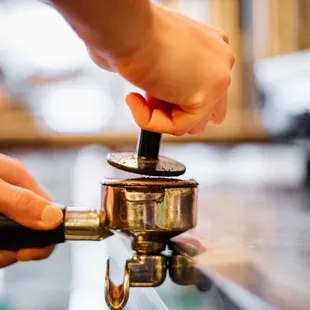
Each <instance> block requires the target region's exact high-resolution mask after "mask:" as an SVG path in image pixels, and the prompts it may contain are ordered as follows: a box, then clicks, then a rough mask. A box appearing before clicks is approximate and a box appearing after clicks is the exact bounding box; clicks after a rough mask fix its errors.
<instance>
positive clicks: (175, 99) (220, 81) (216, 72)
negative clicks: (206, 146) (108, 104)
mask: <svg viewBox="0 0 310 310" xmlns="http://www.w3.org/2000/svg"><path fill="white" fill-rule="evenodd" d="M151 8H152V12H153V14H152V15H153V18H152V24H151V27H150V28H149V29H148V30H147V31H145V32H144V33H143V35H141V37H139V36H138V37H137V36H136V37H131V36H130V31H128V33H127V34H128V40H127V41H126V42H127V43H128V42H129V41H133V45H135V46H139V48H138V49H137V50H135V52H132V53H131V54H128V55H126V56H124V55H122V56H121V57H118V58H115V59H112V60H111V55H108V54H105V51H104V50H102V51H100V48H98V46H99V45H100V44H99V43H98V44H96V42H95V44H94V42H92V44H90V45H88V48H89V53H90V55H91V57H92V59H93V60H94V62H95V63H96V64H98V65H99V66H101V67H102V68H104V69H108V70H112V71H118V72H119V73H120V74H121V75H122V76H123V77H124V78H126V79H127V80H128V81H129V82H131V83H132V84H134V85H136V86H137V87H139V88H141V89H143V90H144V91H145V92H146V94H147V96H150V97H153V99H152V100H151V101H152V102H151V103H150V102H147V100H145V99H144V98H143V97H142V96H141V95H139V94H134V93H131V94H129V95H128V96H127V98H126V102H127V104H128V105H129V108H130V109H131V112H132V114H133V117H134V119H135V121H136V123H137V124H138V125H139V127H141V128H142V129H146V130H150V131H155V132H161V133H168V134H173V135H184V134H186V133H189V134H194V135H197V134H201V133H202V132H204V130H205V128H206V126H207V125H208V124H211V123H212V124H220V123H221V122H223V120H224V119H225V117H226V110H227V90H228V88H229V86H230V83H231V69H232V68H233V65H234V62H235V58H234V54H233V52H232V49H231V47H230V46H229V44H228V37H227V35H226V34H225V33H224V32H223V31H221V30H219V29H216V28H214V27H212V26H208V25H203V24H200V23H198V22H196V21H194V20H192V19H190V18H188V17H186V16H183V15H181V14H179V13H177V12H174V11H171V10H169V9H166V8H164V7H162V6H159V5H156V4H152V5H151ZM137 27H139V25H137ZM140 28H142V26H141V27H140ZM133 33H134V34H135V35H136V31H133ZM82 38H83V36H82ZM85 38H86V40H85V41H86V42H87V37H84V39H85ZM137 40H138V41H139V40H140V41H141V42H137ZM94 46H95V47H96V48H94ZM154 98H157V99H159V100H156V99H154ZM148 101H150V100H148ZM167 103H169V104H167Z"/></svg>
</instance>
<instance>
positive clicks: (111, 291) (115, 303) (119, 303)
mask: <svg viewBox="0 0 310 310" xmlns="http://www.w3.org/2000/svg"><path fill="white" fill-rule="evenodd" d="M129 286H130V270H129V268H128V265H127V264H126V267H125V272H124V280H123V283H122V284H120V285H118V286H116V285H114V284H113V282H112V281H111V278H110V259H108V260H107V266H106V275H105V288H104V289H105V292H104V296H105V301H106V303H107V305H108V307H109V308H110V309H111V310H121V309H124V307H125V306H126V304H127V302H128V299H129Z"/></svg>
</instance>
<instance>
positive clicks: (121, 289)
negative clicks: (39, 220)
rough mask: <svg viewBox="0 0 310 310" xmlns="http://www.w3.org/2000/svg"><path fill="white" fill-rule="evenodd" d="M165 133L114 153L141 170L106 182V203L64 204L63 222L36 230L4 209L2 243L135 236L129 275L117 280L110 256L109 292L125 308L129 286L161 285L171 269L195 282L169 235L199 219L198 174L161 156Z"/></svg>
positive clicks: (117, 163)
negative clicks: (91, 205) (133, 150)
mask: <svg viewBox="0 0 310 310" xmlns="http://www.w3.org/2000/svg"><path fill="white" fill-rule="evenodd" d="M160 143H161V134H159V133H154V132H149V131H145V130H141V132H140V136H139V139H138V143H137V151H136V153H115V154H109V155H108V157H107V160H108V162H109V164H110V165H112V166H114V167H115V168H118V169H122V170H125V171H129V172H133V173H135V174H140V175H142V176H141V178H133V179H106V180H104V181H103V182H102V200H101V207H100V208H99V209H98V210H97V209H81V208H76V207H64V208H63V222H62V224H61V225H60V226H59V227H58V228H56V229H55V230H52V231H36V230H31V229H28V228H26V227H23V226H21V225H19V224H18V223H16V222H14V221H13V220H11V219H9V218H7V217H5V216H3V215H1V216H0V230H2V232H3V233H2V234H0V235H1V236H5V237H4V238H3V237H2V239H1V240H0V249H6V250H17V249H20V248H32V247H43V246H47V245H52V244H57V243H62V242H65V241H66V240H90V241H94V240H103V239H105V238H108V237H109V236H111V235H113V234H115V233H117V234H122V235H124V236H126V237H128V238H130V239H131V240H132V250H133V253H134V254H133V255H132V257H131V258H130V259H128V260H127V261H126V266H125V272H124V280H123V283H122V284H121V285H120V286H115V285H114V284H113V283H112V282H111V281H110V277H109V260H108V261H107V269H106V280H105V298H106V302H107V304H108V306H109V307H110V309H123V308H124V307H125V305H126V303H127V301H128V298H129V288H130V287H156V286H159V285H161V284H162V283H163V282H164V280H165V278H166V273H167V272H168V273H169V275H170V278H171V279H172V280H173V281H174V282H175V283H177V284H179V285H187V284H194V283H196V282H197V277H199V276H200V275H199V273H198V272H195V270H196V269H195V267H194V264H193V263H192V261H191V260H190V259H188V258H186V256H184V255H181V253H180V252H179V251H178V250H177V246H175V245H176V244H175V243H173V242H170V239H171V238H173V237H175V236H177V235H180V234H182V233H183V232H185V231H187V230H189V229H192V228H193V227H195V225H196V215H197V191H198V184H197V182H196V181H195V180H182V179H179V178H177V177H178V176H180V175H182V174H184V173H185V170H186V168H185V166H184V165H183V164H181V163H179V162H177V161H175V160H173V159H170V158H167V157H163V156H159V150H160Z"/></svg>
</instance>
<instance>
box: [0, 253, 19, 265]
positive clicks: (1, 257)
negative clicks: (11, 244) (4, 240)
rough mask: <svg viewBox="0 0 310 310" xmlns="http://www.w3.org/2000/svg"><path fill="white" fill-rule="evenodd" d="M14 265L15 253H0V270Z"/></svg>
mask: <svg viewBox="0 0 310 310" xmlns="http://www.w3.org/2000/svg"><path fill="white" fill-rule="evenodd" d="M14 263H16V253H15V252H13V251H0V268H3V267H7V266H10V265H12V264H14Z"/></svg>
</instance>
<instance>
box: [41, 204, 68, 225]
mask: <svg viewBox="0 0 310 310" xmlns="http://www.w3.org/2000/svg"><path fill="white" fill-rule="evenodd" d="M62 219H63V213H62V211H61V209H60V208H59V207H56V206H53V205H50V206H46V207H44V209H43V210H42V213H41V221H42V222H43V223H44V224H45V225H53V224H57V223H60V222H61V221H62Z"/></svg>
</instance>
